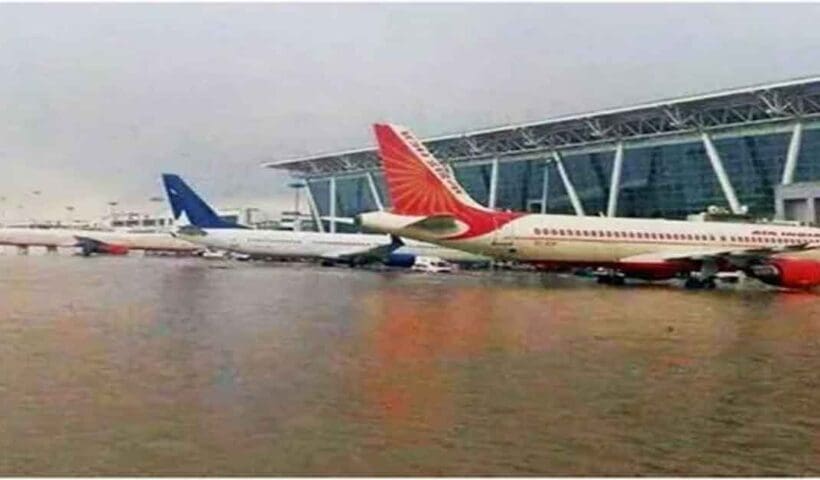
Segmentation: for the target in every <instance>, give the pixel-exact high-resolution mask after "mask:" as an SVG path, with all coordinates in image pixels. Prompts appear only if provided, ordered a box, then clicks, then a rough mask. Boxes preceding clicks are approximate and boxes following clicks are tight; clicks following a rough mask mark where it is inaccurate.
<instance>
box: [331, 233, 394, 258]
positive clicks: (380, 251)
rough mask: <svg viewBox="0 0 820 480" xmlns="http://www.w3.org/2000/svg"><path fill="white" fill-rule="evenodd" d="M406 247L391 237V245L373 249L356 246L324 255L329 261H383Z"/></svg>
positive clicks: (380, 245)
mask: <svg viewBox="0 0 820 480" xmlns="http://www.w3.org/2000/svg"><path fill="white" fill-rule="evenodd" d="M402 246H404V242H403V241H402V240H401V239H400V238H399V237H397V236H395V235H390V243H385V244H379V245H377V246H375V247H371V248H363V247H358V246H354V247H351V248H348V249H340V250H336V251H335V252H332V253H329V254H326V255H322V258H324V259H327V260H350V259H359V258H361V259H373V258H378V259H383V258H386V257H387V256H388V255H390V254H391V253H393V251H394V250H396V249H397V248H399V247H402Z"/></svg>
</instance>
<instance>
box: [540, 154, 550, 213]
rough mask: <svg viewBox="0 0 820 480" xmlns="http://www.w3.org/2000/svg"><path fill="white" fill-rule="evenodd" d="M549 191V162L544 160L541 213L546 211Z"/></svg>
mask: <svg viewBox="0 0 820 480" xmlns="http://www.w3.org/2000/svg"><path fill="white" fill-rule="evenodd" d="M549 191H550V164H549V162H546V161H545V162H544V181H543V183H542V184H541V213H542V214H544V213H547V200H549Z"/></svg>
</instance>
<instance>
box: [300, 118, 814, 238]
mask: <svg viewBox="0 0 820 480" xmlns="http://www.w3.org/2000/svg"><path fill="white" fill-rule="evenodd" d="M790 140H791V132H786V133H769V134H759V133H753V134H752V133H750V134H749V135H745V136H738V137H732V138H718V139H714V140H713V143H714V145H715V148H716V149H717V151H718V154H719V155H720V158H721V161H722V163H723V166H724V169H725V170H726V173H727V175H728V176H729V179H730V181H731V183H732V186H733V188H734V190H735V192H736V194H737V197H738V199H739V201H740V203H741V204H742V205H746V206H747V207H748V209H749V212H750V213H751V214H753V215H755V216H758V217H772V216H773V215H774V210H775V197H774V190H775V187H776V186H777V185H779V184H780V182H781V179H782V175H783V168H784V165H785V162H786V156H787V152H788V148H789V143H790ZM551 160H552V157H551V156H548V155H547V154H545V156H544V158H542V159H537V158H536V159H531V158H530V159H527V160H520V161H516V160H505V159H501V160H500V161H499V163H498V172H497V173H498V175H497V186H496V203H495V207H496V208H497V209H505V210H506V209H509V210H515V211H530V212H540V211H541V204H542V198H544V197H546V212H547V213H553V214H570V215H572V214H574V213H575V212H574V210H573V207H572V204H571V203H570V200H569V196H568V195H567V192H566V188H565V186H564V183H563V181H562V180H561V177H560V175H559V173H558V169H557V167H556V165H555V163H554V162H552V161H551ZM613 161H614V151H605V152H596V153H588V154H564V156H563V159H562V162H563V165H564V167H565V169H566V171H567V175H568V176H569V179H570V181H571V182H572V184H573V185H574V187H575V190H576V192H577V194H578V197H579V199H580V201H581V204H582V205H583V207H584V210H585V213H586V214H587V215H598V214H599V213H601V212H606V210H607V202H608V198H609V188H610V182H611V175H612V167H613ZM492 168H493V167H492V163H490V162H486V163H481V164H463V165H458V164H456V165H454V171H455V174H456V177H457V178H458V180H459V182H461V184H462V185H463V186H464V188H465V190H467V192H468V193H469V194H470V195H471V196H472V197H473V198H474V199H475V200H476V201H478V202H479V203H482V204H484V205H487V204H488V202H489V198H490V191H491V186H490V183H491V178H492ZM545 176H546V178H545ZM373 177H374V183H375V184H376V189H377V190H378V192H379V194H380V195H381V198H382V202H383V204H384V205H385V206H386V207H389V198H388V195H387V191H386V188H385V183H384V177H383V175H382V174H381V172H373ZM794 181H795V182H818V181H820V129H819V128H813V127H812V128H805V129H804V131H803V135H802V142H801V147H800V154H799V158H798V162H797V168H796V170H795V175H794ZM545 186H546V196H545V195H544V187H545ZM310 187H311V191H312V192H313V196H314V199H315V200H316V204H317V207H318V208H319V211H320V214H321V215H322V216H330V202H329V198H330V187H329V181H328V180H327V179H314V180H311V181H310ZM710 205H717V206H722V207H728V202H727V200H726V198H725V196H724V194H723V190H722V189H721V186H720V183H719V181H718V179H717V176H716V175H715V172H714V170H713V168H712V165H711V163H710V161H709V157H708V156H707V154H706V150H705V148H704V145H703V143H702V142H701V141H700V140H693V141H688V142H681V143H670V144H666V145H657V146H649V147H639V146H630V145H629V144H626V145H625V149H624V163H623V171H622V175H621V183H620V192H619V197H618V209H617V215H618V216H621V217H645V218H655V217H663V218H670V219H682V218H685V217H686V216H687V215H689V214H692V213H698V212H702V211H704V210H705V209H706V208H707V207H709V206H710ZM376 208H377V206H376V203H375V202H374V200H373V197H372V192H371V189H370V186H369V182H368V181H367V177H366V176H365V175H364V174H362V175H359V176H353V177H339V178H338V179H337V180H336V216H338V217H353V216H355V215H356V214H358V213H360V212H365V211H371V210H375V209H376ZM325 224H326V225H327V222H325ZM351 228H352V226H351V225H343V224H337V231H348V230H350V229H351Z"/></svg>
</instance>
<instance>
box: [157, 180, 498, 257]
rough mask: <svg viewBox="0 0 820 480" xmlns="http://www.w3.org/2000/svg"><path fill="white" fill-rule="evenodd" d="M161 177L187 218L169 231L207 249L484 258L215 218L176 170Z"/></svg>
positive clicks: (385, 238)
mask: <svg viewBox="0 0 820 480" xmlns="http://www.w3.org/2000/svg"><path fill="white" fill-rule="evenodd" d="M162 181H163V184H164V186H165V191H166V194H167V195H168V201H169V202H170V204H171V209H172V211H173V215H174V217H175V218H177V219H178V218H180V217H182V216H183V215H184V216H185V218H186V219H187V222H188V223H189V225H187V226H183V227H181V228H179V229H178V230H177V231H176V232H175V235H176V236H177V237H179V238H183V239H186V240H189V241H191V242H194V243H197V244H199V245H202V246H205V247H208V248H217V249H223V250H229V251H232V252H239V253H246V254H250V255H256V256H265V257H284V258H317V259H320V260H322V261H324V262H327V263H336V262H339V263H350V264H363V263H367V262H372V261H383V262H385V263H386V264H388V265H394V266H407V267H409V266H411V265H412V264H413V262H414V261H415V257H417V256H437V257H441V258H444V259H446V260H450V261H457V262H480V261H487V260H489V259H488V258H486V257H481V256H478V255H475V254H470V253H466V252H462V251H460V250H453V249H447V248H442V247H440V246H437V245H432V244H424V243H421V242H412V241H411V242H409V243H408V244H405V242H403V241H402V240H400V239H399V238H397V237H391V236H390V235H382V234H353V233H319V232H302V231H285V230H257V229H252V228H247V227H244V226H241V225H238V224H235V223H232V222H228V221H225V220H223V219H222V218H220V217H219V215H217V214H216V212H215V211H214V210H213V209H212V208H211V207H210V206H209V205H208V204H207V203H206V202H205V201H204V200H203V199H202V198H201V197H200V196H199V195H197V194H196V192H194V191H193V189H191V187H190V186H188V184H187V183H185V181H184V180H182V178H180V177H179V176H178V175H173V174H164V175H163V176H162ZM182 223H184V221H183V222H182Z"/></svg>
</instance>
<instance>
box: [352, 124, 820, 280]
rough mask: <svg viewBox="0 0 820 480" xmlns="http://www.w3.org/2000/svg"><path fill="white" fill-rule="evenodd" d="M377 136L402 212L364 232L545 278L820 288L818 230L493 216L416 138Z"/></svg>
mask: <svg viewBox="0 0 820 480" xmlns="http://www.w3.org/2000/svg"><path fill="white" fill-rule="evenodd" d="M374 129H375V134H376V139H377V142H378V149H379V156H380V157H381V162H382V166H383V168H384V172H385V178H386V182H387V187H388V191H389V194H390V198H391V202H392V205H393V207H392V209H391V210H390V211H379V212H369V213H364V214H362V215H360V216H359V217H358V222H359V223H360V224H361V225H362V226H363V227H366V228H369V229H373V230H375V231H380V232H385V233H391V234H395V235H400V236H402V237H408V238H415V239H418V240H422V241H425V242H433V243H437V244H439V245H443V246H446V247H451V248H458V249H463V250H465V251H468V252H472V253H477V254H481V255H488V256H492V257H495V258H500V259H509V260H516V261H519V262H527V263H532V264H535V265H537V266H539V267H541V268H545V269H558V268H567V267H598V268H603V269H606V271H607V275H606V276H604V277H603V278H602V280H603V281H605V282H613V283H621V282H622V281H623V279H624V278H625V277H636V278H641V279H647V280H661V279H669V278H673V277H677V276H685V277H687V286H688V287H693V288H697V287H707V288H711V287H713V286H714V284H715V278H716V276H717V274H718V273H719V272H721V271H738V270H742V271H744V272H746V274H747V275H750V276H752V277H755V278H757V279H760V280H761V281H763V282H765V283H769V284H772V285H777V286H781V287H786V288H801V289H802V288H812V287H816V286H818V285H820V251H818V248H819V247H820V229H818V228H811V227H800V226H781V225H774V224H748V223H747V224H739V223H717V222H686V221H672V220H659V219H632V218H602V217H579V216H567V215H543V214H528V213H520V212H511V211H497V210H492V209H489V208H487V207H485V206H483V205H480V204H479V203H478V202H476V201H475V200H473V199H472V198H471V197H470V196H469V195H468V194H467V192H466V191H465V190H464V189H463V188H462V186H461V185H460V184H459V183H458V181H457V180H456V178H455V177H454V175H453V174H452V172H451V170H450V169H448V168H446V167H445V166H444V165H442V164H441V163H440V162H439V161H438V160H437V159H436V158H435V157H434V156H433V155H432V154H431V153H430V151H429V150H428V149H427V148H426V147H425V146H424V145H423V144H422V143H421V142H420V141H419V140H418V139H417V138H416V137H415V136H414V135H413V134H412V133H411V132H410V131H409V130H408V129H406V128H404V127H399V126H395V125H389V124H378V125H375V126H374Z"/></svg>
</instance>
